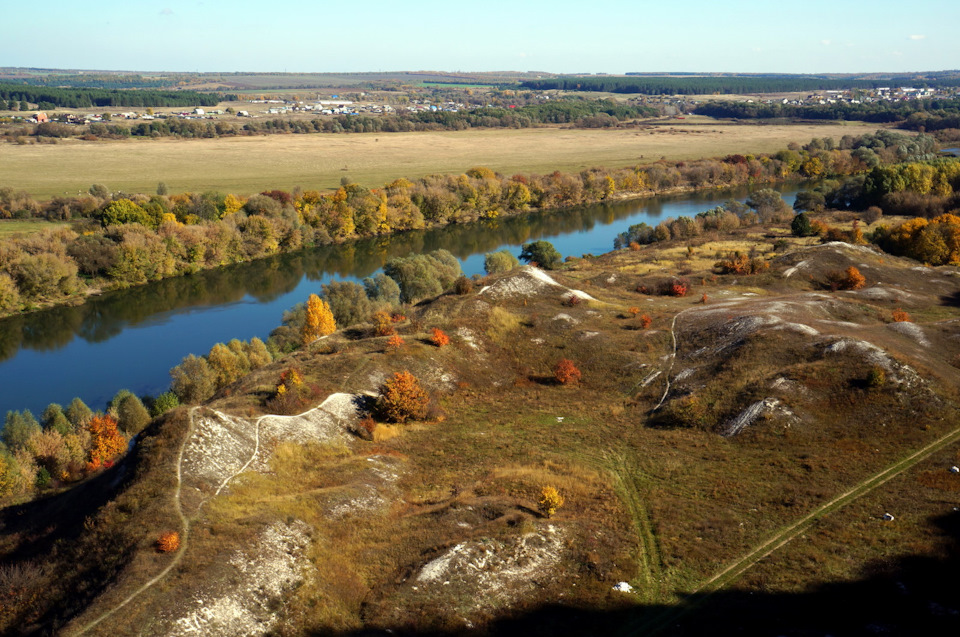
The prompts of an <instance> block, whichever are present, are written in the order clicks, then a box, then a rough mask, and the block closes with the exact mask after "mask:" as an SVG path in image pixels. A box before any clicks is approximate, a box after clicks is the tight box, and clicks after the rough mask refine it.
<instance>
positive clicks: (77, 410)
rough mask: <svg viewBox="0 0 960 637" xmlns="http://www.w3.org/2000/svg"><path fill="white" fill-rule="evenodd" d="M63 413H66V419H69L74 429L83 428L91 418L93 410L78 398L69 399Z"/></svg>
mask: <svg viewBox="0 0 960 637" xmlns="http://www.w3.org/2000/svg"><path fill="white" fill-rule="evenodd" d="M64 413H66V415H67V420H69V421H70V425H71V426H72V427H73V428H74V429H75V430H79V429H83V428H84V427H86V426H87V423H89V422H90V419H91V418H93V411H91V410H90V408H89V407H87V405H86V403H84V402H83V401H82V400H80V399H79V398H74V399H73V400H71V401H70V404H69V405H67V410H66V412H64Z"/></svg>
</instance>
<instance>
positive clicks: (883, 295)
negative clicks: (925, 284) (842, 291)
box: [852, 285, 917, 302]
mask: <svg viewBox="0 0 960 637" xmlns="http://www.w3.org/2000/svg"><path fill="white" fill-rule="evenodd" d="M852 294H855V295H857V296H859V297H862V298H865V299H870V300H871V301H900V302H902V301H913V300H915V299H916V298H917V295H916V294H913V293H911V292H907V291H906V290H901V289H900V288H896V287H887V286H879V285H875V286H873V287H870V288H866V289H863V290H857V291H856V292H852Z"/></svg>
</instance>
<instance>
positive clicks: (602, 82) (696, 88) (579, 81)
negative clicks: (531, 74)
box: [521, 76, 960, 95]
mask: <svg viewBox="0 0 960 637" xmlns="http://www.w3.org/2000/svg"><path fill="white" fill-rule="evenodd" d="M906 85H908V86H913V87H917V88H922V87H939V86H960V77H941V78H935V79H917V78H912V77H911V78H888V79H849V78H820V77H809V76H770V77H763V76H742V77H741V76H720V77H702V76H700V77H634V76H630V77H622V76H600V77H557V78H550V79H541V80H527V81H525V82H521V86H522V87H523V88H527V89H531V90H541V91H543V90H551V89H558V90H564V91H601V92H606V93H643V94H645V95H712V94H741V93H782V92H787V91H828V90H836V91H839V90H843V89H855V88H860V89H876V88H880V87H884V86H906Z"/></svg>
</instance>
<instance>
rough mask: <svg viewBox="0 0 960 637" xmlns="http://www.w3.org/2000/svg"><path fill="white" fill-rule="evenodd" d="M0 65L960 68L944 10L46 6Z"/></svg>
mask: <svg viewBox="0 0 960 637" xmlns="http://www.w3.org/2000/svg"><path fill="white" fill-rule="evenodd" d="M10 4H11V5H12V6H8V7H5V8H4V11H3V21H4V23H5V24H6V25H7V28H5V29H4V34H3V37H2V38H0V66H17V67H39V68H63V69H67V68H70V69H98V70H134V71H223V72H227V71H230V72H233V71H251V72H290V73H294V72H315V73H316V72H362V71H416V70H436V71H547V72H554V73H581V72H589V73H624V72H654V71H660V72H669V71H674V72H676V71H686V72H711V71H712V72H743V73H769V72H779V73H828V72H831V73H862V72H882V71H890V72H897V71H938V70H948V69H960V38H958V37H957V36H956V25H957V24H960V2H958V1H957V0H913V1H912V2H902V1H898V2H893V1H890V0H830V1H826V0H802V1H796V2H789V3H783V2H780V1H779V0H766V1H763V2H760V1H755V0H741V1H737V0H733V1H732V2H721V1H720V0H687V1H686V2H667V1H666V0H662V1H660V2H648V1H647V0H634V1H632V2H627V1H621V0H589V1H584V0H580V1H577V2H570V1H567V0H554V1H552V2H542V1H540V0H536V1H528V2H523V1H522V0H511V1H504V0H484V1H476V0H475V1H473V2H456V1H450V0H448V1H446V2H439V1H436V0H407V1H403V0H390V1H389V2H384V1H381V0H360V1H343V2H331V1H324V0H279V1H272V2H270V1H266V0H262V1H259V2H253V1H250V0H232V1H230V2H225V1H212V0H204V1H196V0H158V1H153V0H146V1H144V0H97V1H96V2H92V3H83V2H76V0H70V1H69V2H68V1H65V0H47V1H45V2H42V3H30V2H13V3H10Z"/></svg>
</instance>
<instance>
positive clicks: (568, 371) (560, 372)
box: [553, 358, 581, 385]
mask: <svg viewBox="0 0 960 637" xmlns="http://www.w3.org/2000/svg"><path fill="white" fill-rule="evenodd" d="M553 377H554V378H555V379H556V381H557V382H558V383H560V384H561V385H569V384H570V383H579V382H580V377H581V373H580V370H579V369H577V366H576V365H574V363H573V361H572V360H570V359H568V358H561V359H560V360H559V361H557V364H556V365H554V367H553Z"/></svg>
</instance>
